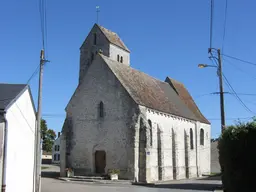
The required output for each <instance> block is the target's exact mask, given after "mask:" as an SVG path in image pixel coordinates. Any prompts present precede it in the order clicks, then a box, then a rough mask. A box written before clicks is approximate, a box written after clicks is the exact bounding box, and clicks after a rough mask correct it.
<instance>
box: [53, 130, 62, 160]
mask: <svg viewBox="0 0 256 192" xmlns="http://www.w3.org/2000/svg"><path fill="white" fill-rule="evenodd" d="M52 163H54V164H59V163H60V132H59V133H58V138H57V139H56V140H55V141H54V144H53V147H52Z"/></svg>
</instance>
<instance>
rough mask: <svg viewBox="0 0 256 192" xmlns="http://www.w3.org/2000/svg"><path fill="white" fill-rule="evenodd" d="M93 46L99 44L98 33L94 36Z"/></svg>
mask: <svg viewBox="0 0 256 192" xmlns="http://www.w3.org/2000/svg"><path fill="white" fill-rule="evenodd" d="M93 44H94V45H96V44H97V34H96V33H94V34H93Z"/></svg>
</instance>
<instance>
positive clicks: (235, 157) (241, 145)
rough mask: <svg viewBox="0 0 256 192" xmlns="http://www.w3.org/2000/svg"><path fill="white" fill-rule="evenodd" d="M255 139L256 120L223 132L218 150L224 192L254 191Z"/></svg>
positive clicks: (255, 189)
mask: <svg viewBox="0 0 256 192" xmlns="http://www.w3.org/2000/svg"><path fill="white" fill-rule="evenodd" d="M255 138H256V119H253V121H250V122H246V123H243V122H238V123H237V124H236V125H232V126H229V127H227V128H225V130H224V131H223V133H222V135H221V137H220V139H219V143H218V149H219V162H220V165H221V172H222V183H223V187H224V191H228V192H229V191H231V192H240V191H256V186H255V183H256V179H255V173H256V164H255V162H256V153H255V146H256V139H255Z"/></svg>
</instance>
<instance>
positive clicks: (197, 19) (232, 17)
mask: <svg viewBox="0 0 256 192" xmlns="http://www.w3.org/2000/svg"><path fill="white" fill-rule="evenodd" d="M97 5H98V6H100V13H99V24H100V25H102V26H104V27H106V28H108V29H110V30H112V31H114V32H116V33H118V34H119V36H120V37H121V39H122V40H123V41H124V42H125V44H126V45H127V46H128V48H129V49H130V50H131V66H132V67H133V68H136V69H138V70H141V71H143V72H145V73H147V74H149V75H151V76H153V77H156V78H158V79H160V80H164V79H165V77H166V76H170V77H172V78H174V79H176V80H178V81H181V82H182V83H184V85H185V86H186V87H187V88H188V90H189V91H190V93H191V95H192V96H193V97H194V99H195V101H196V103H197V104H198V106H199V108H200V110H201V112H202V113H203V114H204V115H205V116H206V117H207V118H208V119H209V120H210V122H211V123H212V131H211V133H212V134H211V137H212V138H215V137H217V136H219V134H220V132H221V130H220V107H219V106H220V104H219V103H220V102H219V96H218V95H216V94H215V95H213V94H210V93H212V92H217V91H218V89H219V84H218V77H217V74H216V69H215V68H204V69H199V68H198V67H197V65H198V64H199V63H205V64H212V63H211V60H210V59H209V58H208V48H209V46H210V38H209V34H210V30H209V26H210V0H195V1H191V0H172V1H170V0H159V1H146V0H140V1H138V0H129V1H117V0H104V1H103V0H86V1H85V0H76V1H66V0H54V1H49V0H47V23H46V24H47V38H46V41H47V44H46V47H45V50H46V59H48V60H50V62H49V63H47V64H46V65H45V68H44V74H43V100H42V105H43V107H42V113H43V118H44V119H46V121H47V124H48V127H49V128H51V129H54V130H55V131H56V132H58V131H61V129H62V125H63V122H64V119H65V107H66V105H67V103H68V101H69V99H70V98H71V96H72V94H73V92H74V91H75V89H76V86H77V84H78V72H79V55H80V53H79V48H80V46H81V45H82V43H83V41H84V40H85V38H86V36H87V34H88V33H89V31H90V29H91V28H92V26H93V25H94V23H95V22H96V6H97ZM38 7H39V1H35V0H23V1H20V0H8V1H1V2H0V24H1V27H0V50H1V51H0V57H1V61H0V63H1V64H0V65H1V75H0V82H2V83H3V82H4V83H26V82H27V81H28V79H29V77H30V76H31V75H32V73H33V72H34V71H35V69H36V68H37V66H38V65H39V56H40V50H41V49H42V35H41V29H40V17H39V8H38ZM255 7H256V2H255V1H253V0H247V1H242V0H232V2H231V1H229V2H228V8H227V20H226V33H225V38H224V39H223V33H224V32H223V31H224V16H225V1H224V0H215V3H214V17H213V36H212V37H213V38H212V47H214V48H223V49H222V51H223V53H224V54H226V55H231V56H234V57H238V58H241V59H244V60H248V61H251V62H256V54H255V51H256V50H255V49H256V48H255V46H254V45H255V42H256V36H255V34H256V27H255V25H254V22H252V20H253V18H256V12H255ZM223 40H224V41H223ZM255 72H256V66H253V65H249V64H246V63H244V62H239V61H237V60H233V59H230V58H227V57H223V73H224V74H225V76H226V77H227V79H228V80H229V82H230V84H231V85H232V86H233V88H234V89H235V90H236V92H237V93H243V94H245V93H246V94H256V90H255V80H256V75H255ZM29 84H30V86H31V89H32V94H33V98H34V102H35V105H37V92H38V73H37V74H36V75H35V77H34V78H32V80H31V81H30V82H29ZM224 91H229V89H228V87H227V86H226V84H224ZM239 97H240V98H241V99H242V101H243V102H244V103H245V104H246V106H247V107H248V108H250V110H251V111H252V112H249V111H248V110H246V109H245V108H244V107H243V106H242V105H241V104H240V103H239V102H238V100H237V99H236V98H235V97H234V96H233V95H230V94H225V113H226V118H227V120H226V123H227V124H228V125H230V124H233V123H234V122H235V119H237V118H246V119H241V120H249V117H252V116H254V115H255V112H256V101H255V98H256V96H249V95H240V94H239Z"/></svg>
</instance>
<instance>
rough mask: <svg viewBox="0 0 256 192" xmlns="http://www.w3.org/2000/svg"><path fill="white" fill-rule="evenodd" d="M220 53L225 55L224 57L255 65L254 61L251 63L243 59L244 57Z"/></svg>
mask: <svg viewBox="0 0 256 192" xmlns="http://www.w3.org/2000/svg"><path fill="white" fill-rule="evenodd" d="M222 55H223V56H225V57H229V58H231V59H235V60H237V61H241V62H244V63H247V64H250V65H254V66H256V63H253V62H250V61H246V60H244V59H239V58H237V57H234V56H230V55H226V54H222Z"/></svg>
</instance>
